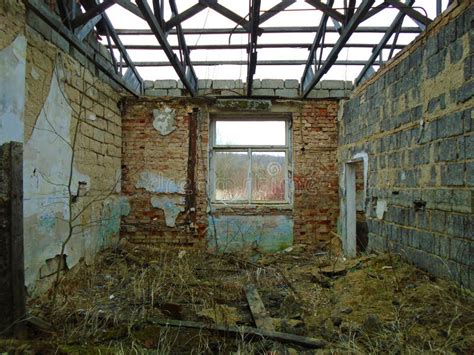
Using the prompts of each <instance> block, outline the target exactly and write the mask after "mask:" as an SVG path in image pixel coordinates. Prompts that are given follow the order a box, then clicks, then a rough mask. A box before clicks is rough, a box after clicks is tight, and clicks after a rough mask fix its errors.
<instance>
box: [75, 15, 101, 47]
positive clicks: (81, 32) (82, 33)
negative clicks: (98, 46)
mask: <svg viewBox="0 0 474 355" xmlns="http://www.w3.org/2000/svg"><path fill="white" fill-rule="evenodd" d="M100 20H102V16H101V15H97V16H96V17H94V18H92V19H91V20H89V22H87V23H86V24H85V25H84V26H82V28H80V29H79V28H78V29H76V30H75V31H74V33H76V36H77V38H79V39H80V40H81V41H82V40H84V38H86V36H87V35H88V34H89V33H90V32H91V31H92V30H93V29H94V27H95V25H97V24H98V23H99V21H100Z"/></svg>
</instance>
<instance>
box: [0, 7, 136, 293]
mask: <svg viewBox="0 0 474 355" xmlns="http://www.w3.org/2000/svg"><path fill="white" fill-rule="evenodd" d="M32 18H33V17H32V15H30V14H29V13H28V11H27V10H25V8H24V7H23V4H22V3H21V2H16V1H7V2H2V5H0V26H1V27H0V31H1V32H0V34H1V36H0V66H1V67H2V70H1V71H0V81H1V83H2V85H0V87H1V89H0V90H1V103H2V105H0V115H1V121H0V122H1V126H0V138H1V139H2V141H9V140H14V141H21V142H22V143H23V177H24V186H23V190H24V191H23V192H24V246H25V249H24V251H25V281H26V285H27V286H28V288H29V289H30V291H34V290H35V289H39V288H41V286H42V284H47V283H49V281H50V280H51V277H50V276H51V275H52V274H53V273H54V271H55V270H56V267H57V261H58V258H57V255H58V254H60V251H61V246H62V244H63V243H64V241H65V240H66V239H67V238H68V236H70V240H69V242H68V243H67V245H66V248H65V260H66V264H67V267H69V268H70V267H73V266H74V265H75V264H77V262H78V261H79V260H80V259H82V258H85V259H86V261H90V260H91V258H92V257H93V255H94V254H95V253H96V252H97V251H98V250H99V249H100V248H101V247H104V246H106V245H109V244H110V243H111V241H112V239H113V237H114V236H115V237H116V236H118V231H119V225H120V215H121V213H126V210H127V206H126V205H125V204H123V203H122V202H121V200H120V197H119V193H120V174H121V171H120V161H121V155H122V154H121V146H122V141H121V119H120V110H119V107H118V102H119V100H120V98H121V97H120V94H119V93H118V92H117V91H116V90H115V89H113V88H112V87H111V86H110V85H108V84H107V83H104V82H103V81H102V80H101V79H98V72H97V71H96V69H95V68H94V67H93V65H92V64H90V63H84V58H83V57H80V58H79V57H78V58H75V55H76V54H77V53H75V52H74V51H72V50H71V53H70V52H69V48H68V47H67V46H66V44H67V42H66V41H64V39H61V37H60V36H59V37H58V34H57V33H54V31H52V29H50V28H49V27H47V25H46V24H44V23H43V24H42V26H38V23H37V21H38V20H35V21H36V22H35V21H33V20H32ZM53 37H54V38H56V42H60V41H61V43H63V44H64V45H63V46H62V47H61V48H60V47H58V45H57V44H56V43H52V42H51V38H53ZM78 59H79V60H78ZM81 61H82V63H81ZM5 68H7V69H8V70H3V69H5ZM5 122H7V123H8V126H7V125H6V124H5ZM71 228H72V229H71ZM70 229H71V231H72V232H71V233H70Z"/></svg>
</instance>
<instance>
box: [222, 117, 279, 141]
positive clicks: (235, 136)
mask: <svg viewBox="0 0 474 355" xmlns="http://www.w3.org/2000/svg"><path fill="white" fill-rule="evenodd" d="M215 140H216V141H215V144H216V145H226V146H232V145H234V146H245V145H247V146H255V145H260V146H262V145H281V146H283V145H285V144H286V127H285V121H266V120H265V121H231V120H219V121H216V136H215Z"/></svg>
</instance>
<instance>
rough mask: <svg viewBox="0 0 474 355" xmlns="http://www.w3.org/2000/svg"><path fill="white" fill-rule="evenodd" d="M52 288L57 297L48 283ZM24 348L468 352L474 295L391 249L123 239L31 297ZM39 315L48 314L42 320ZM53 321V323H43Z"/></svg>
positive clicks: (10, 344)
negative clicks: (207, 246)
mask: <svg viewBox="0 0 474 355" xmlns="http://www.w3.org/2000/svg"><path fill="white" fill-rule="evenodd" d="M54 292H57V294H56V300H55V304H53V303H52V300H53V293H54ZM29 310H30V313H31V315H32V317H33V316H34V317H35V318H33V319H41V320H43V323H42V324H43V325H42V326H38V325H37V323H35V322H33V323H35V324H36V325H35V326H33V325H30V328H31V330H32V331H31V332H30V335H31V336H30V339H27V340H21V341H20V340H0V352H6V351H15V350H16V351H20V352H24V353H44V352H55V353H81V354H83V353H90V354H121V353H124V354H125V353H127V354H129V353H131V352H136V353H160V354H167V353H168V354H188V353H196V354H205V353H208V354H212V353H225V354H226V353H235V354H248V353H275V354H296V353H308V354H310V353H314V352H317V351H318V350H317V349H316V348H321V347H322V348H323V349H324V350H323V351H328V352H331V351H336V352H341V351H348V352H362V353H366V352H367V353H368V352H370V353H375V352H383V353H385V352H386V353H400V352H402V353H406V352H411V353H419V352H427V351H439V352H454V353H469V351H470V350H472V349H474V334H473V331H472V329H473V324H474V298H473V296H472V293H471V292H470V291H467V290H463V289H460V288H458V287H457V286H456V285H455V284H454V283H452V282H448V281H445V280H441V279H435V278H433V277H432V276H430V275H428V274H426V273H425V272H423V271H420V270H419V269H416V268H414V267H413V266H410V265H408V264H406V263H404V262H402V261H400V260H399V258H398V257H395V256H393V255H388V254H384V255H375V254H370V255H364V256H361V257H359V258H356V259H349V260H345V259H344V258H343V257H342V256H338V254H337V253H336V254H334V253H325V252H314V251H309V250H306V249H305V248H304V247H303V246H294V247H291V248H288V249H286V250H285V251H283V252H279V253H275V254H260V253H259V252H258V251H256V250H247V251H245V252H244V251H242V253H239V254H219V255H214V254H210V253H206V252H198V251H193V250H182V249H170V248H169V247H168V248H166V249H165V248H158V247H149V246H143V245H134V244H130V243H128V242H126V241H123V242H122V243H121V244H120V245H119V246H117V247H116V248H113V249H109V250H106V251H104V252H102V253H100V254H99V255H98V256H97V259H96V262H95V263H94V264H93V265H91V266H87V265H85V264H81V265H79V266H77V267H75V268H73V269H72V270H70V271H68V272H67V273H66V274H65V275H63V276H62V280H61V283H60V285H59V287H58V288H57V290H54V288H53V289H51V290H50V292H49V293H47V294H44V295H42V296H41V297H37V298H33V299H31V300H30V302H29ZM45 322H47V323H45ZM48 323H50V326H45V325H44V324H48Z"/></svg>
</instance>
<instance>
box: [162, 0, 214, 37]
mask: <svg viewBox="0 0 474 355" xmlns="http://www.w3.org/2000/svg"><path fill="white" fill-rule="evenodd" d="M206 7H207V6H206V5H204V4H201V3H197V4H195V5H193V6H191V7H190V8H189V9H187V10H184V11H183V12H182V13H180V14H177V15H175V16H173V17H172V18H170V19H169V21H167V22H166V24H165V32H168V31H169V30H171V29H172V28H173V27H175V26H177V25H179V24H181V23H182V22H184V21H186V20H187V19H189V18H191V17H193V16H194V15H196V14H198V13H199V12H201V11H202V10H204V9H205V8H206Z"/></svg>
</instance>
